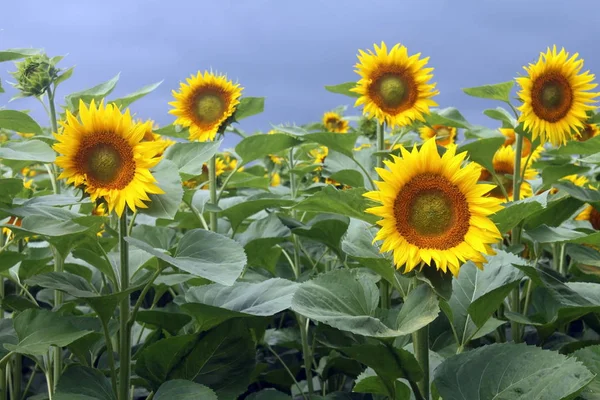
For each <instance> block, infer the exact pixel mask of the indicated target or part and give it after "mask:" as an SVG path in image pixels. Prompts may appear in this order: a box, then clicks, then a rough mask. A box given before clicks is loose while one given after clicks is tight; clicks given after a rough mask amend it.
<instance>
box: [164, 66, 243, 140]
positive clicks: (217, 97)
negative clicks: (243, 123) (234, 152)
mask: <svg viewBox="0 0 600 400" xmlns="http://www.w3.org/2000/svg"><path fill="white" fill-rule="evenodd" d="M241 96H242V88H241V87H240V85H239V84H237V83H236V84H234V83H233V82H232V81H230V80H228V79H227V77H226V76H224V75H215V74H213V73H211V72H208V71H205V72H204V74H202V73H201V72H198V74H197V75H195V76H194V75H192V76H191V77H190V78H188V79H187V85H186V84H185V83H183V82H182V83H181V84H180V88H179V92H176V91H173V97H175V101H173V102H171V103H169V104H170V105H172V106H173V107H175V109H173V110H170V111H169V113H171V114H173V115H175V116H177V119H176V120H175V124H178V125H181V126H184V127H189V129H190V140H199V141H201V142H205V141H208V140H213V139H214V138H215V136H216V134H217V131H218V130H219V127H220V126H221V125H222V124H223V122H225V121H226V120H227V118H229V117H231V116H232V115H233V113H234V112H235V108H236V106H237V105H238V104H239V103H240V97H241Z"/></svg>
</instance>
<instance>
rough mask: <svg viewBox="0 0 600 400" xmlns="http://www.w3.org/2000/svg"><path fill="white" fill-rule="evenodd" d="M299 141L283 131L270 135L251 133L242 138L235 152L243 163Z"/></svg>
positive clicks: (283, 148) (294, 144) (276, 151)
mask: <svg viewBox="0 0 600 400" xmlns="http://www.w3.org/2000/svg"><path fill="white" fill-rule="evenodd" d="M299 143H300V141H299V140H298V139H296V138H295V137H293V136H290V135H287V134H285V133H274V134H272V135H253V136H248V137H246V138H244V139H242V140H241V141H240V142H239V143H238V144H237V146H235V152H236V153H237V154H238V155H239V156H240V157H241V158H242V160H243V163H244V164H247V163H249V162H250V161H254V160H257V159H259V158H262V157H265V156H267V155H268V154H274V153H278V152H280V151H282V150H286V149H289V148H291V147H293V146H296V145H298V144H299Z"/></svg>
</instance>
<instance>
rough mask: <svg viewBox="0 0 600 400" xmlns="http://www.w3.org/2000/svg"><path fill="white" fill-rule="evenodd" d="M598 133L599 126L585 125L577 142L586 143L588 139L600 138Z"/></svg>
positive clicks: (599, 131)
mask: <svg viewBox="0 0 600 400" xmlns="http://www.w3.org/2000/svg"><path fill="white" fill-rule="evenodd" d="M598 133H600V130H599V129H598V125H596V124H584V126H583V129H581V130H580V131H579V136H577V140H578V141H580V142H585V141H586V140H588V139H591V138H593V137H596V136H598Z"/></svg>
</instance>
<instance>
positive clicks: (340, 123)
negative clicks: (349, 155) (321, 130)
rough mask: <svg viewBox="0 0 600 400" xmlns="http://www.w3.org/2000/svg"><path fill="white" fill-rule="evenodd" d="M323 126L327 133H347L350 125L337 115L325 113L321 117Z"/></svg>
mask: <svg viewBox="0 0 600 400" xmlns="http://www.w3.org/2000/svg"><path fill="white" fill-rule="evenodd" d="M323 125H325V129H327V131H328V132H334V133H348V128H349V127H350V124H348V121H346V120H345V119H343V118H342V116H341V115H340V114H338V113H334V112H326V113H325V114H324V115H323Z"/></svg>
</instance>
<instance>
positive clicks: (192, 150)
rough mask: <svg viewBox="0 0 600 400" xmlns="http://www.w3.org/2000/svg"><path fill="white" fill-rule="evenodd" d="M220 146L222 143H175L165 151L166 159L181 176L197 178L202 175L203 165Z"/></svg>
mask: <svg viewBox="0 0 600 400" xmlns="http://www.w3.org/2000/svg"><path fill="white" fill-rule="evenodd" d="M219 146H221V141H216V142H189V143H175V144H173V145H171V146H169V148H168V149H167V150H166V151H165V158H166V159H168V160H171V161H172V162H173V163H174V164H175V165H176V166H177V169H178V170H179V173H180V174H182V175H184V176H186V177H191V176H197V175H201V174H202V165H203V164H204V163H206V162H208V160H210V159H211V157H212V156H214V155H215V153H216V152H217V151H219Z"/></svg>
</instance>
